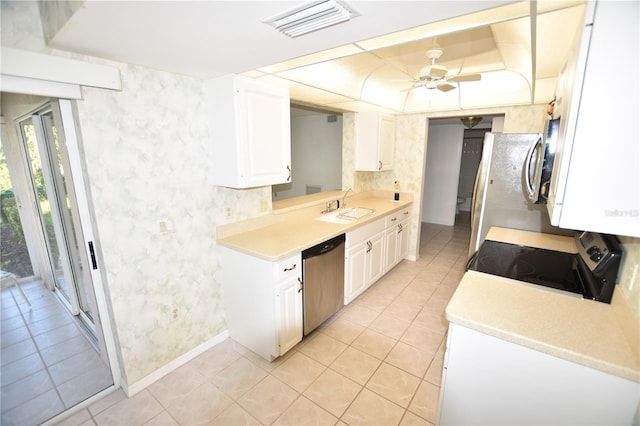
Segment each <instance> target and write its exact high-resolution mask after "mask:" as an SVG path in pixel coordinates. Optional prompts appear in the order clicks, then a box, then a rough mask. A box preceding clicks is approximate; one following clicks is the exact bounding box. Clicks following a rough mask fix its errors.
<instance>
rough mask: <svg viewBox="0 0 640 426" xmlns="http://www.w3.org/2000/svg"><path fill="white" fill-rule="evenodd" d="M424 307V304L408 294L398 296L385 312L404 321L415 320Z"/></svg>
mask: <svg viewBox="0 0 640 426" xmlns="http://www.w3.org/2000/svg"><path fill="white" fill-rule="evenodd" d="M421 309H422V304H421V303H417V302H415V301H414V300H412V299H411V298H409V297H407V296H404V297H403V296H402V295H401V296H398V298H397V299H396V300H394V301H393V303H392V304H390V305H389V306H387V309H385V310H384V312H383V313H386V314H388V315H391V316H393V317H395V318H398V319H400V320H403V321H409V322H411V321H413V319H414V318H415V317H416V315H418V312H420V310H421Z"/></svg>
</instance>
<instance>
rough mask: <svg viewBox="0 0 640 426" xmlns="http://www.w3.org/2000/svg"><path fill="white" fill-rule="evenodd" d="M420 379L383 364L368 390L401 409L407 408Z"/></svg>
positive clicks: (368, 384) (369, 384)
mask: <svg viewBox="0 0 640 426" xmlns="http://www.w3.org/2000/svg"><path fill="white" fill-rule="evenodd" d="M420 381H421V380H420V379H419V378H418V377H416V376H413V375H411V374H409V373H407V372H405V371H403V370H400V369H399V368H397V367H394V366H393V365H390V364H387V363H386V362H383V363H382V365H381V366H380V367H379V368H378V370H376V372H375V373H374V374H373V376H372V377H371V380H369V382H368V383H367V386H366V387H367V388H368V389H371V390H372V391H374V392H375V393H377V394H378V395H381V396H383V397H385V398H386V399H388V400H389V401H391V402H395V403H396V404H398V405H400V406H401V407H404V408H407V406H408V405H409V403H410V402H411V399H412V398H413V394H414V393H415V391H416V389H418V385H420Z"/></svg>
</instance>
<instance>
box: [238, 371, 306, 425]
mask: <svg viewBox="0 0 640 426" xmlns="http://www.w3.org/2000/svg"><path fill="white" fill-rule="evenodd" d="M299 395H300V394H299V393H298V392H296V391H295V390H293V389H292V388H291V387H289V386H287V385H286V384H284V383H282V382H281V381H280V380H278V379H276V378H275V377H273V376H271V375H269V376H267V377H266V378H265V379H264V380H263V381H261V382H260V383H258V385H257V386H255V387H254V388H253V389H251V390H250V391H249V392H247V393H246V394H245V395H244V396H243V397H242V398H240V399H239V400H238V404H239V405H240V406H241V407H242V408H244V409H245V410H246V411H247V412H248V413H249V414H251V415H252V416H253V417H255V418H256V419H257V420H259V421H260V422H261V423H263V424H266V425H270V424H271V423H273V422H274V421H275V420H276V419H277V418H278V417H280V416H281V415H282V413H284V411H285V410H286V409H287V408H289V406H290V405H291V404H292V403H293V401H295V400H296V399H297V398H298V396H299Z"/></svg>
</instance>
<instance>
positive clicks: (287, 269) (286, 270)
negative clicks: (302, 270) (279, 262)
mask: <svg viewBox="0 0 640 426" xmlns="http://www.w3.org/2000/svg"><path fill="white" fill-rule="evenodd" d="M296 266H297V264H295V263H294V264H293V266H292V267H291V268H284V272H289V271H293V270H294V269H296Z"/></svg>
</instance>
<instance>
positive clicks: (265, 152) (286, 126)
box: [206, 75, 291, 188]
mask: <svg viewBox="0 0 640 426" xmlns="http://www.w3.org/2000/svg"><path fill="white" fill-rule="evenodd" d="M206 91H207V97H208V103H209V105H210V108H209V112H210V114H211V117H210V120H211V123H212V133H213V144H214V150H213V163H214V164H213V167H212V169H211V175H212V180H213V183H214V184H216V185H220V186H228V187H231V188H252V187H256V186H266V185H274V184H280V183H287V182H289V181H290V180H291V126H290V113H289V111H290V103H289V91H288V89H286V88H283V87H279V86H273V85H270V84H265V83H263V82H260V81H257V80H254V79H250V78H246V77H242V76H238V75H226V76H223V77H219V78H215V79H212V80H209V81H208V82H207V83H206Z"/></svg>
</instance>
